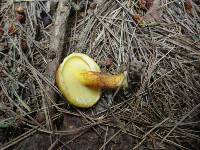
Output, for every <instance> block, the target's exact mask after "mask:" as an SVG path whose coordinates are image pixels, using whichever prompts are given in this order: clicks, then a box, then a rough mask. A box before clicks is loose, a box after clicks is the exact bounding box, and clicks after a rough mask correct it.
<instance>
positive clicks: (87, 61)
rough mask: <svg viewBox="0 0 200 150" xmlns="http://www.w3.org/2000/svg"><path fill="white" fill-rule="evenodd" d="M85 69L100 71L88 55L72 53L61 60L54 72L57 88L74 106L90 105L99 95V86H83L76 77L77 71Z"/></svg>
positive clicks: (94, 102)
mask: <svg viewBox="0 0 200 150" xmlns="http://www.w3.org/2000/svg"><path fill="white" fill-rule="evenodd" d="M87 71H94V72H100V68H99V66H98V65H97V63H96V62H95V61H94V60H93V59H92V58H90V57H89V56H87V55H85V54H81V53H72V54H71V55H69V56H67V57H66V58H65V59H64V60H63V62H62V63H61V64H60V66H59V68H58V70H57V73H56V83H57V85H58V88H59V89H60V91H61V93H62V94H63V95H64V97H65V98H66V99H67V100H68V102H69V103H70V104H72V105H74V106H76V107H82V108H88V107H91V106H93V105H94V104H96V102H97V101H98V100H99V98H100V96H101V89H100V88H91V87H88V86H85V85H84V84H82V83H81V82H80V81H79V80H78V79H77V74H78V73H80V72H87Z"/></svg>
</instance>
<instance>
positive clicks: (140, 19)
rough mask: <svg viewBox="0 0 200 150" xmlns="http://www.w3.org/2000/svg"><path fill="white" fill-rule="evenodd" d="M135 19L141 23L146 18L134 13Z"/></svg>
mask: <svg viewBox="0 0 200 150" xmlns="http://www.w3.org/2000/svg"><path fill="white" fill-rule="evenodd" d="M133 20H135V22H136V23H138V24H139V23H141V22H142V21H143V20H144V18H143V17H142V16H140V15H133Z"/></svg>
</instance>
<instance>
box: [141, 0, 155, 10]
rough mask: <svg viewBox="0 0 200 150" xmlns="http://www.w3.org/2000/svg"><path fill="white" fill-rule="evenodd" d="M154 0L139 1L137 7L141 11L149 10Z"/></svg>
mask: <svg viewBox="0 0 200 150" xmlns="http://www.w3.org/2000/svg"><path fill="white" fill-rule="evenodd" d="M153 1H154V0H140V1H139V5H140V8H141V9H144V10H149V9H150V8H151V6H152V5H153Z"/></svg>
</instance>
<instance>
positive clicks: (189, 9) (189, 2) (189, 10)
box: [184, 0, 193, 14]
mask: <svg viewBox="0 0 200 150" xmlns="http://www.w3.org/2000/svg"><path fill="white" fill-rule="evenodd" d="M184 4H185V10H186V12H187V13H188V14H192V8H193V6H192V0H186V1H185V3H184Z"/></svg>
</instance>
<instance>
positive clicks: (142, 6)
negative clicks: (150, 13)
mask: <svg viewBox="0 0 200 150" xmlns="http://www.w3.org/2000/svg"><path fill="white" fill-rule="evenodd" d="M139 5H140V8H141V9H144V10H146V0H140V1H139Z"/></svg>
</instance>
